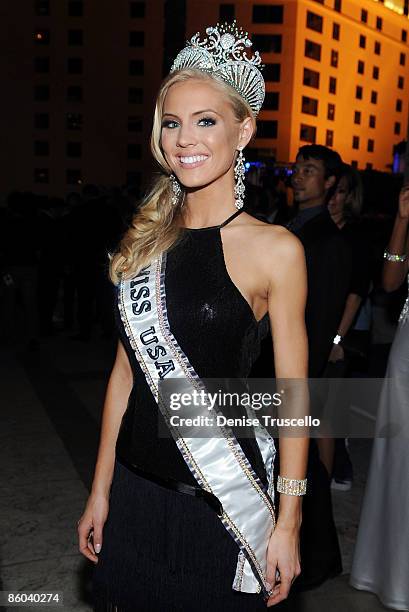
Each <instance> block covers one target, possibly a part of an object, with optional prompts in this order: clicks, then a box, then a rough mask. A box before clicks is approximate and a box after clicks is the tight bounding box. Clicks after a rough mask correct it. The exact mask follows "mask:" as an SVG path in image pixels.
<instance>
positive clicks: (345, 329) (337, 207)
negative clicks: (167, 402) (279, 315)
mask: <svg viewBox="0 0 409 612" xmlns="http://www.w3.org/2000/svg"><path fill="white" fill-rule="evenodd" d="M361 209H362V182H361V178H360V176H359V174H358V172H357V171H356V170H354V169H353V168H352V167H351V166H349V165H347V164H344V165H343V167H342V175H341V178H340V180H339V182H338V184H337V188H336V190H335V192H334V194H333V196H332V197H331V199H330V200H329V202H328V210H329V213H330V215H331V218H332V220H333V221H334V223H336V225H337V227H338V228H339V229H340V230H341V233H342V234H343V236H344V237H345V239H346V240H347V242H348V244H349V245H350V248H351V250H352V258H353V262H354V265H353V267H352V271H351V283H350V287H349V292H348V296H347V298H346V301H345V307H344V311H343V313H342V317H341V320H340V322H339V325H338V329H337V336H339V338H340V342H339V343H338V344H334V346H333V347H332V350H331V353H330V356H329V363H330V364H336V365H335V367H336V368H337V369H338V371H339V374H340V376H344V377H345V376H347V375H348V371H350V364H351V365H352V363H357V360H358V359H360V361H361V362H362V361H363V360H364V359H365V355H366V352H367V347H368V344H369V329H367V330H364V329H357V330H355V329H354V324H355V322H356V321H357V319H358V314H359V311H360V308H361V306H362V304H363V302H364V301H365V299H366V298H367V296H368V293H369V285H370V246H369V244H368V241H367V240H366V237H365V233H364V231H363V227H362V224H361V223H360V222H359V215H360V212H361ZM338 408H339V407H338ZM333 452H334V462H333V468H332V482H331V487H332V488H333V489H337V490H341V491H348V490H349V489H350V488H351V485H352V478H353V468H352V463H351V460H350V457H349V453H348V451H347V448H346V445H345V439H344V438H338V439H336V440H335V445H334V448H333Z"/></svg>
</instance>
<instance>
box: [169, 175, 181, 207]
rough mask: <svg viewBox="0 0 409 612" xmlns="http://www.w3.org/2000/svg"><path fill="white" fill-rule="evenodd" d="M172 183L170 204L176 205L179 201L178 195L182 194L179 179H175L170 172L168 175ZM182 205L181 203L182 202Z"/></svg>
mask: <svg viewBox="0 0 409 612" xmlns="http://www.w3.org/2000/svg"><path fill="white" fill-rule="evenodd" d="M169 179H170V181H171V184H172V194H173V195H172V205H173V206H177V205H178V204H179V202H180V196H181V195H182V188H181V186H180V183H179V181H178V180H177V178H176V176H175V175H174V174H171V175H170V177H169ZM182 205H183V203H182Z"/></svg>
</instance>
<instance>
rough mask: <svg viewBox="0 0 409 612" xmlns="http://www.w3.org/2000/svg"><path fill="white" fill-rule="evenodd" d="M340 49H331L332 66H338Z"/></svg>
mask: <svg viewBox="0 0 409 612" xmlns="http://www.w3.org/2000/svg"><path fill="white" fill-rule="evenodd" d="M338 57H339V56H338V51H335V49H332V51H331V66H332V67H333V68H338Z"/></svg>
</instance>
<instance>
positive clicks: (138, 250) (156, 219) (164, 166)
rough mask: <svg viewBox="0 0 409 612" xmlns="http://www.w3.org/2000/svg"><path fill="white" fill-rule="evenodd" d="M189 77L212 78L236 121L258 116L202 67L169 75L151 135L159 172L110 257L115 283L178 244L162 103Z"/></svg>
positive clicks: (177, 212) (177, 211) (178, 212)
mask: <svg viewBox="0 0 409 612" xmlns="http://www.w3.org/2000/svg"><path fill="white" fill-rule="evenodd" d="M190 79H195V80H201V81H209V82H211V83H213V84H215V85H216V86H217V87H218V88H220V91H221V92H222V93H224V94H225V95H227V97H228V99H229V101H230V103H231V106H232V109H233V112H234V115H235V117H236V119H237V122H242V121H244V120H245V119H246V118H247V117H251V118H252V119H253V127H254V133H255V128H256V124H255V119H254V116H253V113H252V111H251V108H250V106H249V105H248V104H247V102H246V101H245V100H244V99H243V98H242V96H241V95H240V94H239V93H238V92H237V91H236V90H235V89H233V88H232V87H230V85H228V84H227V83H225V82H224V81H222V80H221V79H219V78H217V77H215V76H213V75H209V74H207V73H205V72H201V71H200V70H197V69H194V68H189V69H184V70H179V71H177V72H174V73H172V74H170V75H169V76H168V77H167V78H166V79H165V80H164V81H163V82H162V85H161V87H160V89H159V93H158V96H157V99H156V106H155V113H154V119H153V128H152V134H151V142H150V144H151V151H152V154H153V157H154V158H155V160H156V161H157V162H158V164H159V166H160V173H159V175H157V176H156V177H155V180H154V182H153V185H152V187H151V189H150V191H149V192H148V193H147V195H146V196H145V197H144V199H143V201H142V203H141V205H140V207H139V209H138V211H137V212H136V214H135V215H134V217H133V219H132V223H131V226H130V228H129V229H128V230H127V232H126V233H125V235H124V236H123V238H122V240H121V242H120V244H119V247H118V251H117V252H116V253H115V254H114V255H113V256H111V258H110V259H111V261H110V266H109V276H110V278H111V280H112V282H113V283H114V284H118V282H119V280H120V279H121V277H122V278H132V277H134V276H136V274H138V272H139V271H140V270H141V269H142V268H143V267H145V266H147V265H148V264H150V263H151V261H152V260H154V259H155V258H156V257H158V256H159V255H160V254H161V253H163V252H164V251H166V250H168V249H170V248H171V247H172V246H173V245H175V244H176V243H177V242H178V240H179V238H180V235H181V227H180V221H181V206H182V203H183V199H182V198H181V200H180V203H179V204H178V205H177V206H174V205H173V204H172V195H173V193H172V185H171V181H170V175H171V173H172V170H171V168H170V167H169V165H168V163H167V161H166V159H165V156H164V154H163V150H162V146H161V134H162V116H163V105H164V102H165V98H166V94H167V93H168V91H169V89H170V87H172V85H174V84H175V83H181V82H185V81H189V80H190Z"/></svg>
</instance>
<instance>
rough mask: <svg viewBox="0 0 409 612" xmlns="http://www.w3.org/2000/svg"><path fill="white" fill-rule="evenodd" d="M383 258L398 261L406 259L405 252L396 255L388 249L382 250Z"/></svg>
mask: <svg viewBox="0 0 409 612" xmlns="http://www.w3.org/2000/svg"><path fill="white" fill-rule="evenodd" d="M383 256H384V259H386V260H387V261H395V262H398V263H403V262H404V261H406V259H407V257H408V256H407V254H406V253H404V254H403V255H396V254H395V253H389V251H386V250H385V251H384V254H383Z"/></svg>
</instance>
